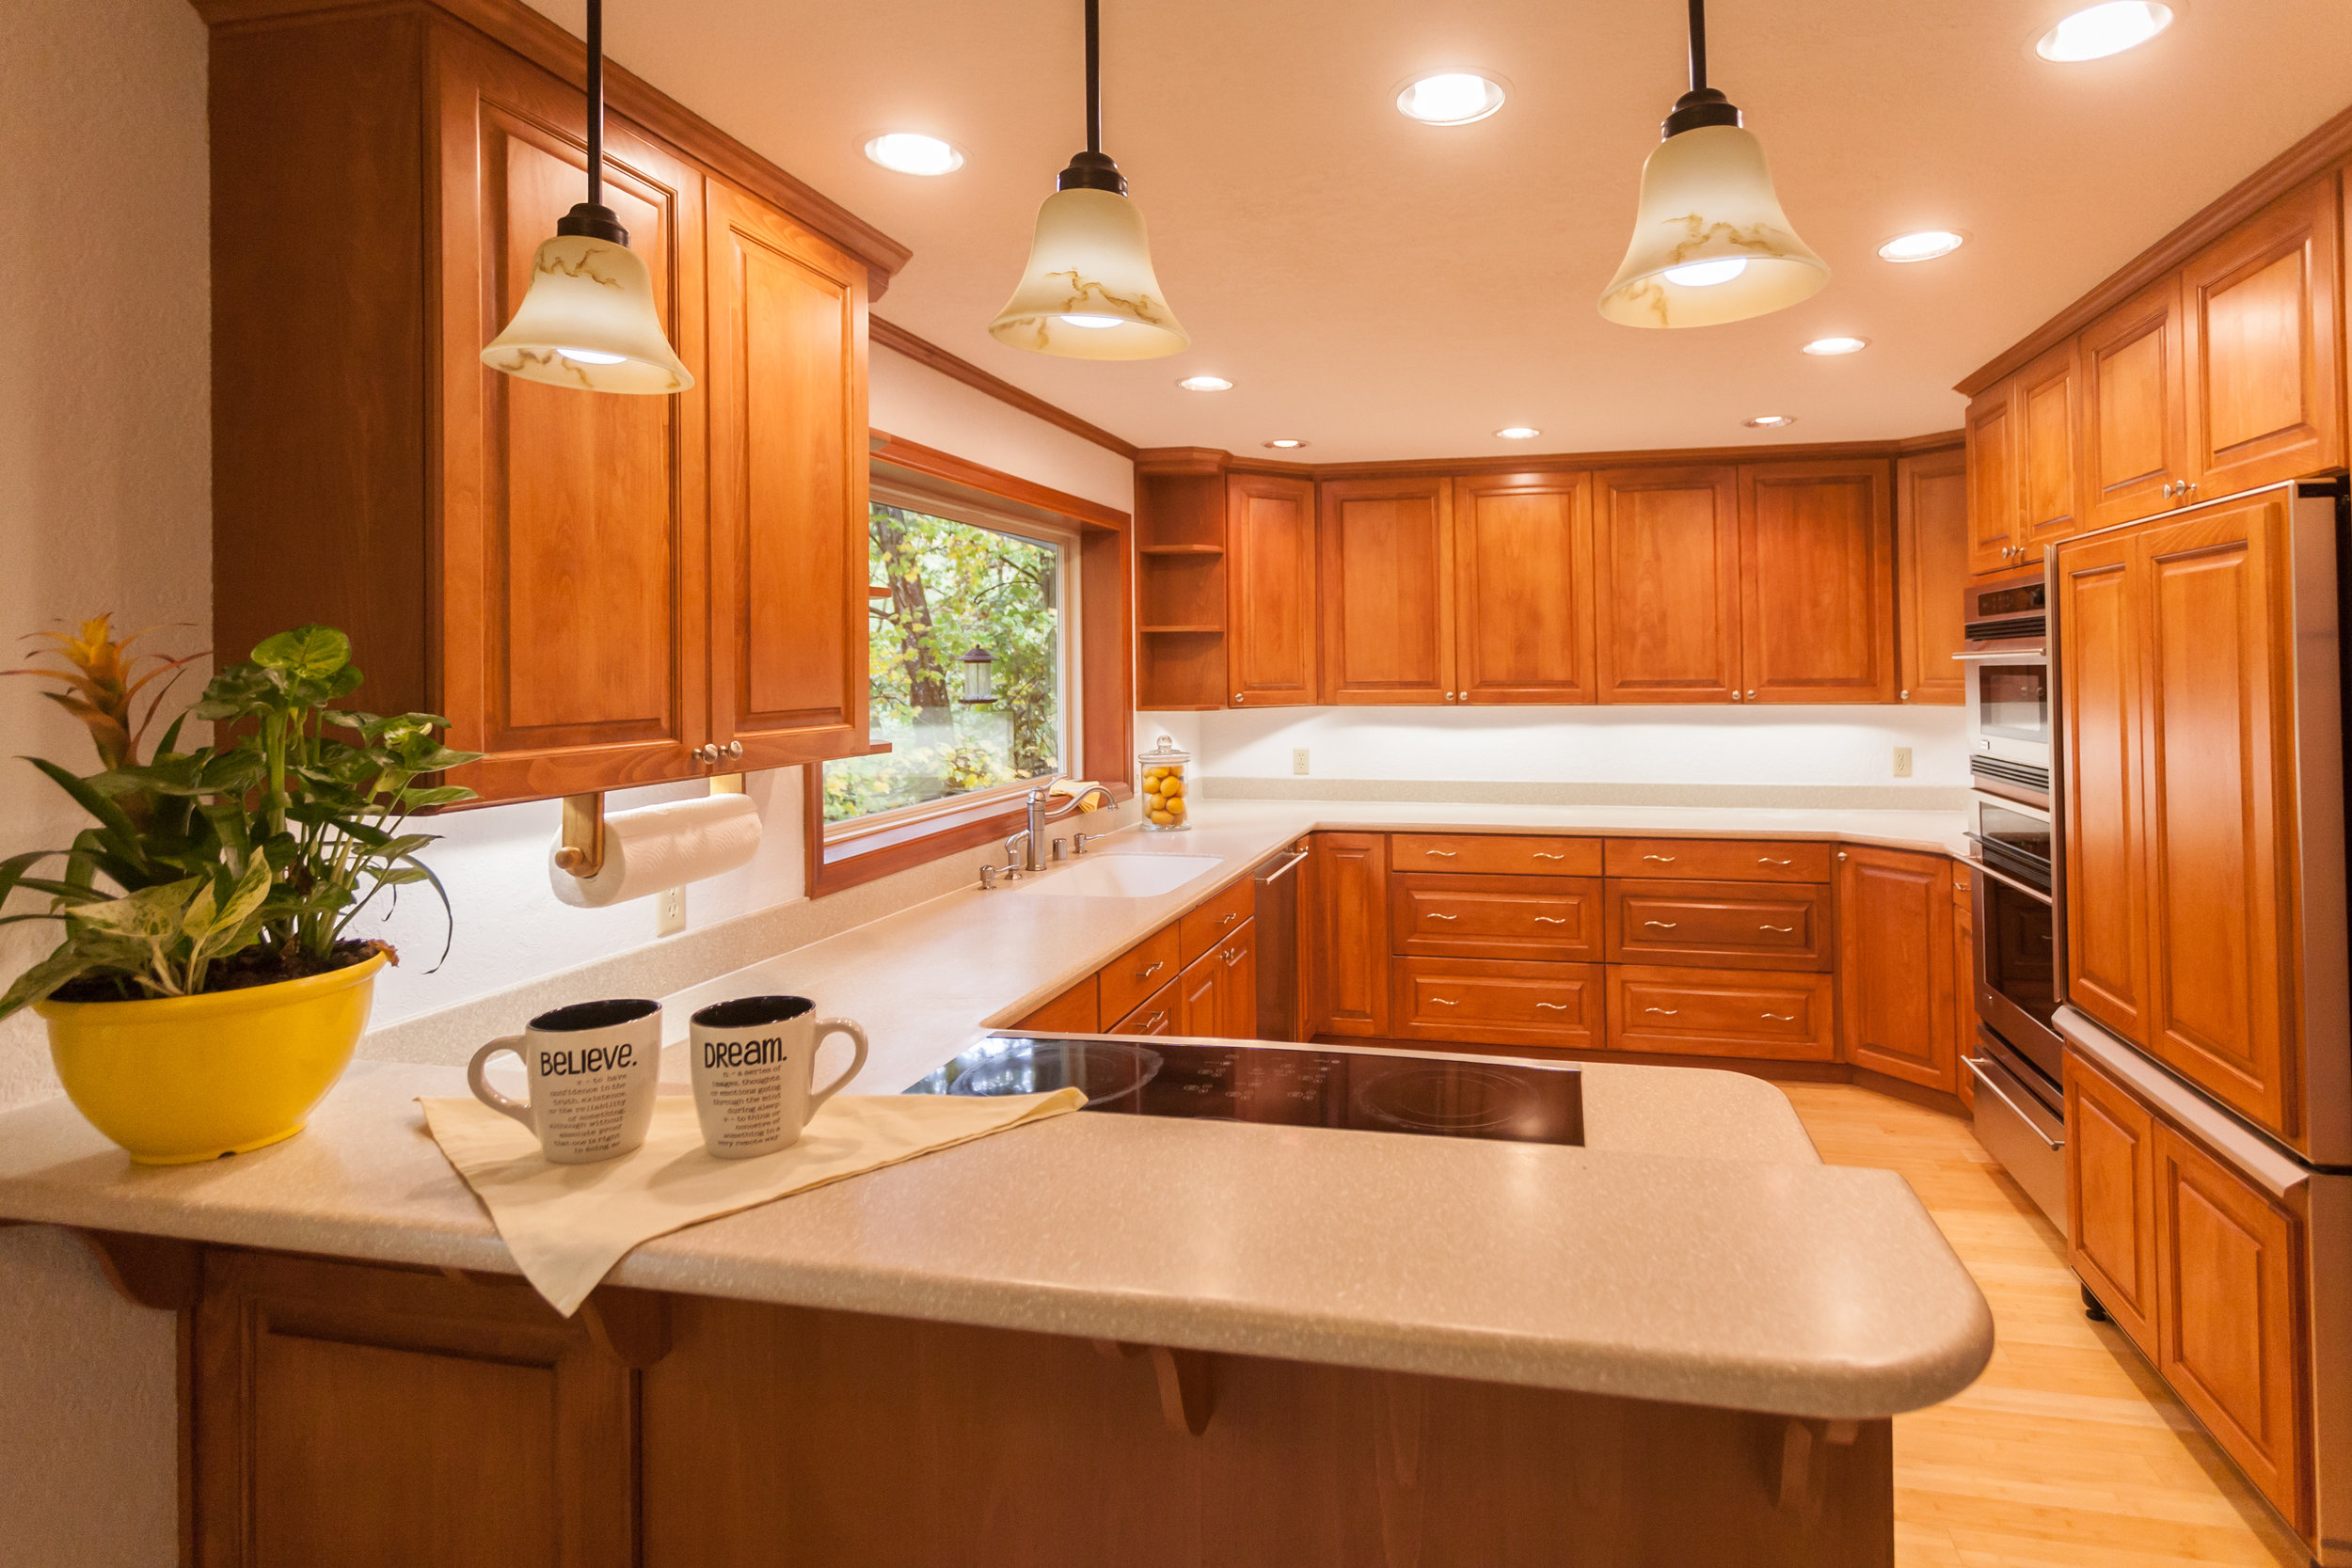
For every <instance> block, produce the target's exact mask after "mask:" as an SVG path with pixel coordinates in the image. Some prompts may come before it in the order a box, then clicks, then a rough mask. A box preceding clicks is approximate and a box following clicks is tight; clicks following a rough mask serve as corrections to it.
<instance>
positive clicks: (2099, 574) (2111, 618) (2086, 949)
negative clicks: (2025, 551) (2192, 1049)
mask: <svg viewBox="0 0 2352 1568" xmlns="http://www.w3.org/2000/svg"><path fill="white" fill-rule="evenodd" d="M2131 550H2132V546H2131V544H2130V542H2129V541H2128V540H2116V539H2106V540H2084V541H2081V542H2078V543H2070V544H2066V545H2061V546H2058V569H2057V574H2056V575H2057V582H2056V600H2057V603H2056V606H2055V608H2056V610H2057V612H2058V622H2057V629H2058V657H2059V660H2060V663H2061V666H2062V668H2063V669H2064V671H2065V678H2064V679H2063V680H2062V681H2061V682H2059V684H2058V702H2059V708H2060V724H2059V735H2060V737H2061V744H2062V745H2063V746H2064V748H2065V758H2064V763H2065V766H2064V767H2063V768H2061V769H2060V773H2061V775H2062V778H2063V781H2064V789H2063V793H2062V794H2061V795H2060V797H2059V801H2058V809H2059V811H2060V813H2061V815H2062V816H2063V826H2064V830H2065V831H2064V835H2063V836H2064V845H2065V854H2066V886H2067V899H2066V906H2065V909H2066V994H2067V997H2068V999H2069V1000H2070V1001H2072V1002H2073V1003H2074V1006H2077V1007H2080V1008H2081V1009H2082V1010H2083V1011H2084V1012H2087V1013H2089V1014H2090V1016H2091V1017H2093V1018H2095V1019H2097V1020H2098V1021H2099V1022H2102V1023H2104V1024H2106V1026H2107V1027H2108V1028H2110V1029H2112V1030H2114V1031H2115V1032H2116V1033H2117V1034H2119V1035H2122V1037H2124V1038H2126V1039H2130V1040H2137V1041H2139V1042H2141V1043H2143V1044H2144V1043H2146V1039H2147V1028H2146V1020H2145V1017H2144V1016H2143V1009H2144V1008H2145V1006H2146V1005H2147V996H2148V928H2147V922H2146V919H2145V911H2146V908H2147V905H2146V903H2145V901H2144V899H2145V891H2144V887H2145V869H2144V866H2143V863H2142V840H2143V838H2144V836H2145V831H2144V829H2143V827H2142V820H2143V817H2144V815H2145V813H2144V808H2143V802H2142V800H2141V796H2140V763H2139V746H2140V739H2139V730H2140V711H2139V705H2140V697H2139V693H2140V686H2141V672H2140V648H2139V641H2140V628H2139V617H2138V615H2137V611H2136V610H2135V607H2134V602H2133V592H2132V588H2133V583H2132V576H2131V573H2130V570H2129V565H2130V560H2131Z"/></svg>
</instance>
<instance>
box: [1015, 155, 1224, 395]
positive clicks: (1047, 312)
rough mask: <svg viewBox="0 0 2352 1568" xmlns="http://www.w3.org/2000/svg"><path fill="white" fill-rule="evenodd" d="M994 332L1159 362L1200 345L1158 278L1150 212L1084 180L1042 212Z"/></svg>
mask: <svg viewBox="0 0 2352 1568" xmlns="http://www.w3.org/2000/svg"><path fill="white" fill-rule="evenodd" d="M1082 156H1083V154H1082ZM988 335H989V336H990V337H992V338H993V339H995V340H996V341H998V342H1000V343H1009V344H1011V345H1012V346H1013V347H1014V348H1025V349H1028V350H1030V351H1031V352H1033V353H1037V354H1057V355H1060V356H1062V357H1064V358H1067V359H1155V358H1158V357H1159V356H1162V355H1165V354H1177V353H1181V352H1182V351H1184V349H1187V348H1189V347H1191V346H1192V338H1191V336H1190V334H1188V333H1186V332H1185V331H1184V327H1183V326H1181V325H1178V324H1177V321H1176V316H1175V312H1173V311H1171V310H1170V309H1168V302H1167V300H1166V299H1165V298H1164V297H1163V296H1162V295H1161V293H1160V280H1159V279H1158V278H1157V277H1154V276H1152V245H1151V242H1150V240H1149V239H1148V238H1147V237H1146V235H1145V233H1144V230H1143V214H1142V213H1141V212H1139V211H1137V210H1136V204H1135V202H1134V201H1133V200H1131V199H1130V198H1127V197H1124V196H1121V195H1120V194H1118V193H1117V192H1115V191H1107V190H1094V189H1089V188H1086V187H1083V186H1081V187H1078V188H1074V189H1070V190H1058V191H1056V192H1055V193H1054V194H1053V195H1051V196H1049V197H1047V198H1045V203H1044V205H1043V206H1041V207H1040V208H1039V209H1038V210H1037V238H1036V239H1035V240H1034V241H1033V242H1032V243H1031V245H1030V246H1029V265H1028V268H1027V270H1026V271H1025V272H1024V273H1022V275H1021V282H1020V284H1019V285H1018V286H1017V287H1016V288H1014V290H1013V291H1012V298H1011V299H1009V300H1008V301H1007V302H1006V304H1005V308H1004V309H1002V310H1000V311H998V312H997V313H996V319H995V320H994V321H993V322H991V323H989V325H988Z"/></svg>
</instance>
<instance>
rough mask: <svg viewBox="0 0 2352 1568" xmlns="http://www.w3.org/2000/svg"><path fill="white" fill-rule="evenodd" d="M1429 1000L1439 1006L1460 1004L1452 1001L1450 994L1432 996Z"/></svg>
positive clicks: (1456, 1005)
mask: <svg viewBox="0 0 2352 1568" xmlns="http://www.w3.org/2000/svg"><path fill="white" fill-rule="evenodd" d="M1429 1000H1430V1001H1432V1002H1435V1003H1436V1004H1437V1005H1438V1006H1440V1007H1458V1006H1461V1004H1460V1003H1459V1002H1456V1001H1454V999H1453V998H1452V997H1450V996H1433V997H1431V998H1430V999H1429Z"/></svg>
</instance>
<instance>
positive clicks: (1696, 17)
mask: <svg viewBox="0 0 2352 1568" xmlns="http://www.w3.org/2000/svg"><path fill="white" fill-rule="evenodd" d="M589 3H590V4H591V5H594V4H596V0H589ZM1087 3H1088V4H1089V6H1090V5H1092V4H1093V3H1094V0H1087ZM1706 87H1707V0H1691V90H1692V92H1703V91H1705V90H1706Z"/></svg>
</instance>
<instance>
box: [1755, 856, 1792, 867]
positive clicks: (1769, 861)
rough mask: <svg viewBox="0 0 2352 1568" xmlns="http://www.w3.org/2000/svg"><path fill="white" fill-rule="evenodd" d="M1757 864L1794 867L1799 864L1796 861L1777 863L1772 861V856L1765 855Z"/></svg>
mask: <svg viewBox="0 0 2352 1568" xmlns="http://www.w3.org/2000/svg"><path fill="white" fill-rule="evenodd" d="M1756 864H1758V865H1794V864H1796V862H1795V861H1776V860H1774V859H1772V856H1770V855H1765V856H1763V857H1761V858H1759V859H1758V860H1757V861H1756Z"/></svg>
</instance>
